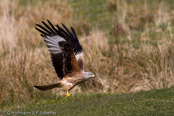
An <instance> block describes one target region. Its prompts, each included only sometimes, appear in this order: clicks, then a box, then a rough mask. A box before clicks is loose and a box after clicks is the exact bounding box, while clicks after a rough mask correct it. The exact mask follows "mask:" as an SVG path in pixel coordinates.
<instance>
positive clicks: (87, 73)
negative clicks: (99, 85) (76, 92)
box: [83, 72, 95, 79]
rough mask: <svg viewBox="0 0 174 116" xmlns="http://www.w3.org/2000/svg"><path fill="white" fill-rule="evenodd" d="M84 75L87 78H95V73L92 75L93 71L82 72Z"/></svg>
mask: <svg viewBox="0 0 174 116" xmlns="http://www.w3.org/2000/svg"><path fill="white" fill-rule="evenodd" d="M83 73H84V74H85V75H86V77H87V78H88V79H90V78H95V75H94V73H92V72H83Z"/></svg>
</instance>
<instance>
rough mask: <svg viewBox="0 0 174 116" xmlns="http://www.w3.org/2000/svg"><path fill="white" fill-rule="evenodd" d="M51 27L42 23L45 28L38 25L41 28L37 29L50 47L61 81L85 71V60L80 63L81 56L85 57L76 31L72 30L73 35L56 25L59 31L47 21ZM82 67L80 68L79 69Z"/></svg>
mask: <svg viewBox="0 0 174 116" xmlns="http://www.w3.org/2000/svg"><path fill="white" fill-rule="evenodd" d="M47 21H48V23H49V25H50V26H49V25H48V24H46V23H45V22H44V21H42V23H43V25H44V26H45V27H43V26H41V25H39V24H36V25H37V26H38V27H39V28H36V29H37V30H38V31H39V32H41V36H42V37H43V38H44V41H45V43H46V45H47V47H48V50H49V52H50V55H51V61H52V64H53V66H54V69H55V71H56V73H57V75H58V77H59V78H60V79H62V78H63V77H64V76H65V75H67V74H68V73H69V72H72V71H77V72H78V71H80V69H81V70H83V66H81V65H82V64H83V58H82V57H81V58H82V59H81V60H80V61H81V62H82V63H81V62H80V63H79V62H78V60H79V57H77V56H79V54H82V55H83V50H82V47H81V45H80V43H79V41H78V38H77V35H76V33H75V31H74V30H73V29H72V28H71V30H72V32H73V33H71V32H70V31H69V30H68V28H67V27H66V26H65V25H63V24H62V26H63V27H64V29H65V30H64V29H63V28H61V27H59V26H58V25H56V27H57V29H56V28H55V26H53V24H52V23H51V22H50V21H49V20H47ZM79 67H80V68H79Z"/></svg>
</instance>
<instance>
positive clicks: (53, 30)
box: [36, 20, 83, 70]
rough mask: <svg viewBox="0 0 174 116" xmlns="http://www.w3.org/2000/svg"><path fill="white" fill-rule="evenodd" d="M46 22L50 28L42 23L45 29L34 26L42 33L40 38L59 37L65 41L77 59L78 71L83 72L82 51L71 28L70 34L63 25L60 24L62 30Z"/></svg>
mask: <svg viewBox="0 0 174 116" xmlns="http://www.w3.org/2000/svg"><path fill="white" fill-rule="evenodd" d="M47 21H48V23H49V25H50V26H48V25H47V24H46V23H45V22H44V21H42V23H43V24H44V25H45V27H46V28H45V27H43V26H41V25H38V24H36V25H37V26H39V27H40V28H41V29H42V30H40V29H38V28H36V29H37V30H38V31H40V32H41V33H42V34H41V36H42V37H45V35H49V36H50V37H52V36H59V37H62V38H63V39H64V40H65V41H67V42H68V43H69V44H70V46H71V47H72V49H73V51H74V53H75V57H76V59H77V62H78V64H79V67H80V69H81V70H83V49H82V46H81V45H80V43H79V40H78V38H77V35H76V33H75V31H74V29H73V28H72V27H71V31H72V32H70V30H69V29H68V28H67V27H66V26H65V25H64V24H62V26H63V28H64V29H63V28H61V27H60V26H59V25H56V26H53V24H52V23H51V22H50V21H49V20H47Z"/></svg>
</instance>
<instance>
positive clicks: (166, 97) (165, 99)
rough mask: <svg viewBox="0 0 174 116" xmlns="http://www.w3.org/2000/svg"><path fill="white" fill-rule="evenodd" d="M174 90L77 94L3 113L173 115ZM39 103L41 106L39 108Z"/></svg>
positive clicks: (86, 115)
mask: <svg viewBox="0 0 174 116" xmlns="http://www.w3.org/2000/svg"><path fill="white" fill-rule="evenodd" d="M173 96H174V88H170V89H162V90H155V91H147V92H138V93H129V94H120V95H118V94H94V93H93V94H92V93H91V94H76V95H74V96H71V97H69V98H64V97H61V98H60V99H58V100H54V102H53V101H51V100H45V101H39V102H38V103H37V105H33V104H30V105H28V106H26V107H25V108H12V109H10V110H8V109H6V110H3V111H9V112H11V111H14V112H15V111H21V112H32V111H35V112H36V111H38V113H39V112H40V111H41V112H49V111H52V112H55V113H56V114H57V115H60V116H69V115H71V116H82V115H83V116H89V115H93V116H98V115H100V116H106V115H110V116H116V115H119V116H147V115H151V116H159V115H162V116H172V115H174V109H173V107H174V99H173ZM38 104H39V105H38Z"/></svg>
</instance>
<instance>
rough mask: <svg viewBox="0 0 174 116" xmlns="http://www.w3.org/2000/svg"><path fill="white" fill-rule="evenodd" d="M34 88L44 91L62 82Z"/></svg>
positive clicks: (59, 85)
mask: <svg viewBox="0 0 174 116" xmlns="http://www.w3.org/2000/svg"><path fill="white" fill-rule="evenodd" d="M34 87H35V88H37V89H39V90H42V91H46V90H50V89H53V88H56V87H62V84H61V83H60V82H59V83H55V84H51V85H44V86H34Z"/></svg>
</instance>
